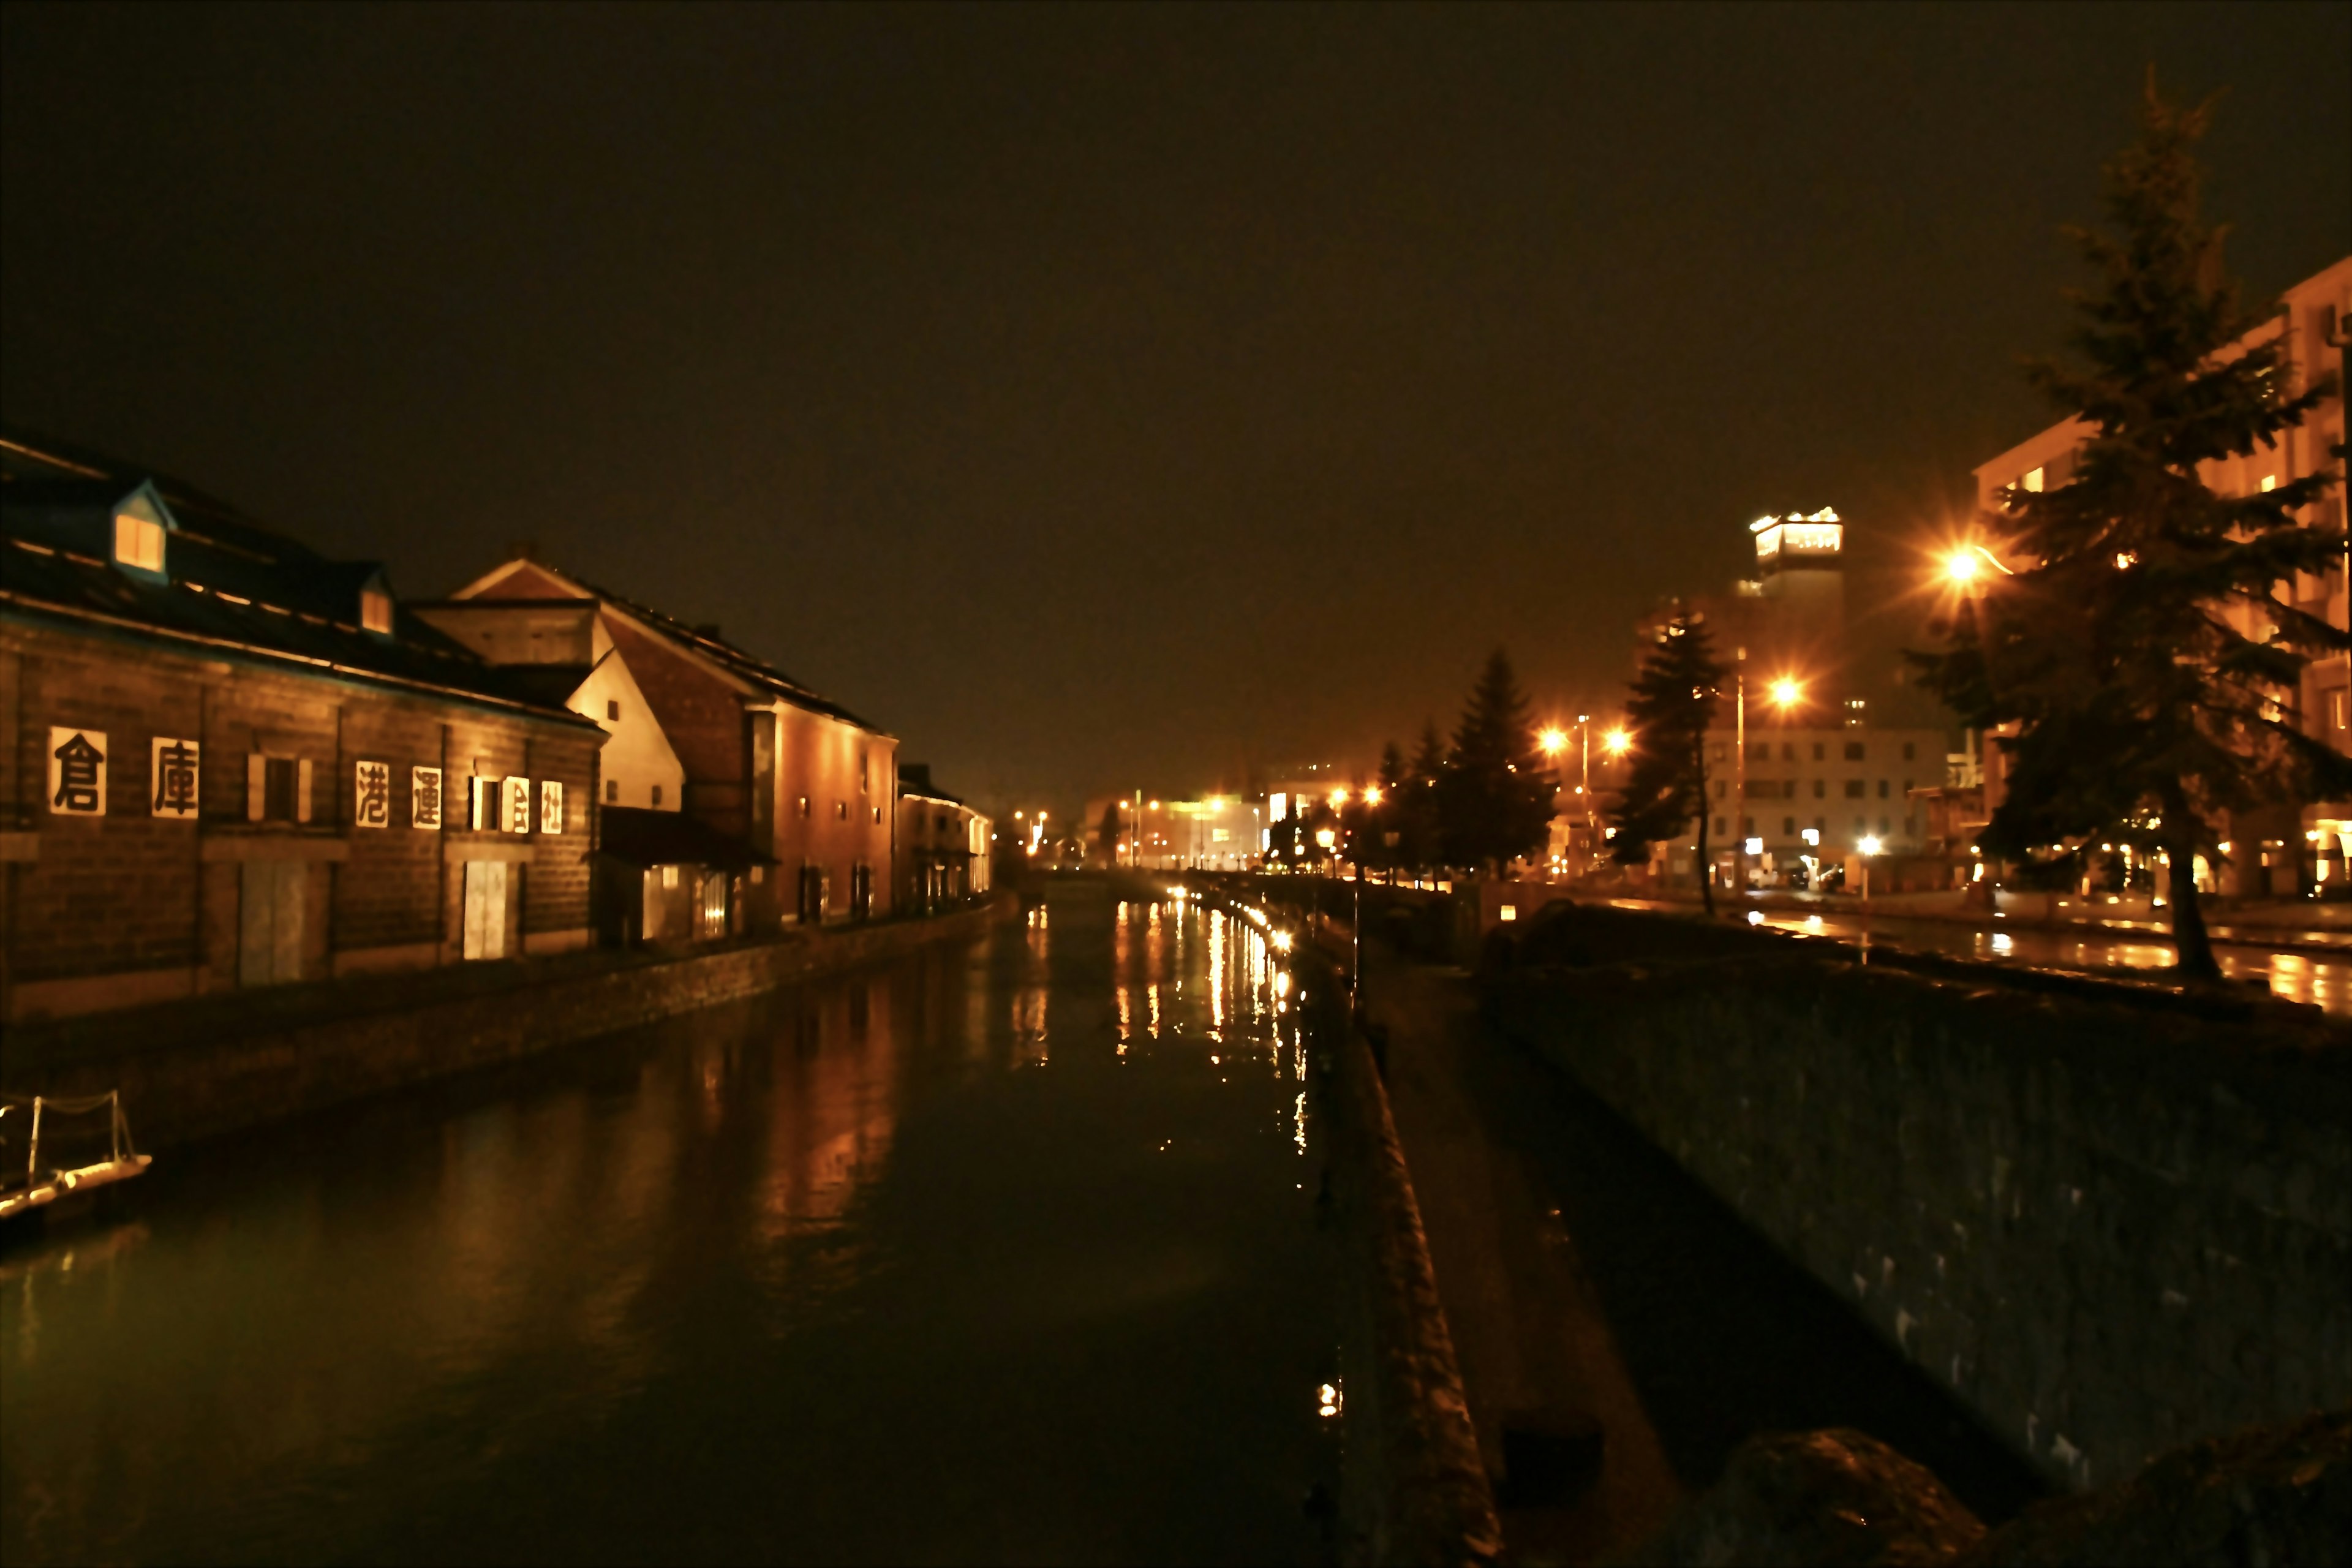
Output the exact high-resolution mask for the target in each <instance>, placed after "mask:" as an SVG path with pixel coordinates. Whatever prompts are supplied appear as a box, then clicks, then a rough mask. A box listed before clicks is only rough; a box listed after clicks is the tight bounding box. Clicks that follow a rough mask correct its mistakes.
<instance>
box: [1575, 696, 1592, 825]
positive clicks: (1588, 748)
mask: <svg viewBox="0 0 2352 1568" xmlns="http://www.w3.org/2000/svg"><path fill="white" fill-rule="evenodd" d="M1576 734H1577V739H1578V741H1579V742H1580V743H1581V744H1582V745H1583V748H1584V782H1583V784H1580V786H1579V787H1578V789H1577V792H1576V793H1577V794H1579V795H1582V796H1583V797H1584V851H1585V853H1586V854H1588V855H1589V854H1591V852H1592V833H1593V826H1594V824H1593V816H1592V715H1591V714H1590V713H1579V714H1578V715H1577V716H1576Z"/></svg>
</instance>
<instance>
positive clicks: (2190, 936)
mask: <svg viewBox="0 0 2352 1568" xmlns="http://www.w3.org/2000/svg"><path fill="white" fill-rule="evenodd" d="M2210 108H2211V106H2210V102H2209V103H2208V104H2206V105H2203V106H2200V107H2199V108H2196V109H2193V110H2182V109H2179V108H2177V107H2175V106H2174V105H2172V104H2170V103H2168V102H2167V101H2166V100H2164V99H2163V98H2162V96H2161V95H2159V94H2158V91H2157V89H2156V80H2155V76H2154V73H2153V72H2151V73H2150V74H2149V78H2148V83H2147V97H2146V100H2145V102H2144V104H2143V107H2142V110H2141V114H2140V134H2139V139H2138V141H2137V142H2136V143H2135V144H2134V145H2132V146H2131V147H2129V148H2127V149H2126V150H2125V151H2124V152H2123V153H2121V154H2119V155H2118V156H2116V158H2114V159H2113V160H2111V161H2110V162H2109V163H2108V164H2107V167H2106V195H2105V206H2106V211H2107V218H2108V222H2109V224H2110V226H2111V227H2112V230H2113V232H2112V233H2094V232H2089V231H2083V230H2076V231H2073V233H2074V239H2075V240H2076V242H2077V243H2078V244H2079V245H2080V247H2081V248H2082V250H2083V253H2084V256H2085V258H2087V259H2088V260H2089V261H2090V263H2091V265H2092V266H2093V268H2095V269H2096V271H2097V274H2098V280H2097V282H2096V284H2095V286H2094V287H2093V288H2091V289H2087V290H2085V291H2083V292H2081V293H2079V294H2077V295H2076V296H2075V297H2074V303H2075V308H2076V312H2077V320H2076V323H2075V326H2074V331H2072V332H2071V333H2070V334H2069V336H2068V340H2067V342H2068V346H2069V347H2070V348H2071V349H2072V350H2073V356H2074V357H2073V359H2072V361H2071V362H2068V363H2059V362H2042V363H2036V364H2034V365H2033V366H2032V367H2031V370H2030V373H2029V374H2031V375H2032V380H2033V381H2034V383H2035V384H2037V385H2039V386H2040V387H2041V388H2042V390H2043V391H2045V392H2046V393H2048V394H2049V395H2050V396H2051V398H2052V400H2053V402H2054V403H2055V404H2056V405H2058V406H2059V407H2060V408H2062V409H2063V410H2064V411H2065V412H2067V413H2069V414H2076V413H2079V414H2080V415H2081V416H2082V417H2083V418H2084V420H2085V421H2086V422H2087V423H2088V424H2089V425H2090V426H2091V429H2092V434H2091V436H2090V437H2089V439H2088V440H2087V441H2086V442H2085V443H2084V446H2083V447H2082V448H2081V449H2080V451H2079V452H2078V454H2077V455H2076V460H2075V467H2074V473H2073V475H2072V476H2071V478H2070V479H2068V481H2067V482H2066V483H2065V484H2063V485H2062V486H2060V487H2058V488H2056V489H2043V490H2041V491H2027V490H2024V489H2014V490H2010V491H2006V492H2004V493H2003V496H2002V503H2003V504H2002V507H2001V510H1999V511H1995V512H1991V513H1989V514H1987V515H1986V516H1985V517H1983V518H1982V519H1980V520H1979V528H1980V529H1981V531H1982V533H1983V536H1984V542H1985V543H1986V545H1987V546H1988V547H1989V548H1990V551H1991V552H1992V553H1993V554H1994V555H1995V556H1996V557H1997V558H1998V559H1999V560H2000V561H2001V562H2002V563H2005V565H2006V566H2007V567H2009V568H2011V569H2012V570H2013V573H2014V574H2013V575H2004V576H2001V577H2000V578H1997V579H1995V580H1994V582H1993V583H1992V584H1991V585H1990V587H1988V588H1987V589H1986V590H1985V591H1983V592H1982V593H1981V594H1980V595H1975V596H1973V597H1971V598H1970V599H1969V600H1968V601H1966V602H1965V603H1963V605H1961V606H1960V608H1959V611H1958V613H1957V614H1956V615H1955V616H1954V617H1953V619H1952V621H1951V622H1950V624H1949V628H1948V629H1949V633H1950V646H1949V650H1948V652H1946V653H1943V654H1941V655H1937V656H1927V657H1922V658H1919V660H1918V662H1919V663H1920V664H1921V665H1922V667H1923V668H1924V669H1925V672H1926V674H1927V683H1928V684H1929V685H1931V686H1932V687H1934V688H1935V689H1937V690H1938V691H1939V692H1941V693H1942V695H1943V696H1944V698H1945V699H1946V700H1948V702H1950V703H1951V705H1952V706H1953V708H1954V709H1955V710H1958V712H1959V713H1960V714H1961V715H1962V716H1963V717H1965V718H1966V720H1967V721H1968V722H1969V723H1970V724H1973V725H1979V726H1983V727H1986V728H1990V727H1992V726H1995V725H2000V724H2009V723H2014V724H2017V725H2019V726H2020V730H2019V732H2018V734H2017V735H2016V736H2015V738H2014V739H2013V740H2011V741H2008V742H2005V744H2006V745H2007V747H2008V757H2007V762H2008V764H2009V777H2008V787H2007V794H2006V797H2005V798H2004V799H2003V801H2002V803H2001V805H2000V807H1999V809H1998V810H1996V811H1995V812H1994V814H1993V816H1992V820H1991V822H1990V826H1988V827H1987V829H1986V831H1985V833H1984V835H1983V837H1982V838H1981V840H1980V843H1981V845H1982V847H1983V848H1984V849H1985V850H1986V851H1987V852H1988V853H1990V854H1993V855H1998V856H2000V857H2003V858H2009V859H2012V860H2029V861H2033V862H2039V863H2040V864H2041V865H2042V867H2043V868H2053V867H2055V868H2063V869H2072V868H2074V865H2076V864H2078V863H2079V862H2080V860H2081V858H2082V857H2083V856H2084V853H2085V852H2086V851H2094V850H2095V849H2096V847H2097V846H2098V845H2099V844H2102V843H2108V844H2112V843H2116V842H2117V841H2121V842H2123V843H2126V844H2130V845H2133V846H2135V847H2137V848H2139V849H2141V850H2144V851H2157V852H2160V853H2161V854H2162V855H2163V856H2164V857H2165V858H2167V860H2168V863H2169V872H2168V883H2169V886H2168V894H2169V898H2170V903H2171V908H2172V924H2173V933H2174V937H2175V939H2176V947H2177V949H2178V952H2179V969H2180V973H2183V974H2184V975H2186V976H2188V977H2189V978H2192V979H2200V980H2212V979H2218V978H2219V977H2220V973H2221V971H2220V967H2219V966H2218V965H2217V964H2216V963H2215V962H2214V959H2213V952H2212V947H2211V945H2210V942H2208V940H2207V937H2206V932H2205V923H2204V917H2203V913H2202V911H2201V910H2200V908H2199V906H2198V899H2197V883H2196V873H2195V865H2196V860H2197V858H2198V857H2199V856H2200V855H2203V856H2207V857H2210V858H2213V859H2214V861H2215V862H2216V863H2219V860H2220V858H2221V846H2220V842H2219V840H2220V838H2221V832H2222V831H2223V830H2224V829H2225V828H2226V826H2227V823H2228V820H2229V816H2230V815H2231V814H2233V813H2242V812H2246V811H2249V810H2252V809H2255V808H2258V807H2261V806H2263V805H2273V804H2275V803H2280V802H2284V801H2290V800H2295V799H2312V798H2318V797H2321V796H2324V795H2332V794H2343V793H2346V792H2347V791H2352V763H2347V760H2346V759H2345V758H2344V757H2343V756H2342V755H2341V754H2340V753H2338V752H2335V751H2333V750H2331V749H2330V748H2328V747H2326V745H2324V744H2322V743H2320V742H2317V741H2315V740H2313V739H2311V738H2310V737H2309V736H2306V735H2305V734H2304V733H2303V731H2302V730H2301V729H2300V727H2299V726H2298V725H2297V723H2296V718H2297V715H2296V713H2295V711H2294V708H2295V702H2296V692H2297V689H2298V687H2299V684H2300V681H2301V677H2302V672H2303V668H2304V666H2305V662H2306V661H2307V660H2308V659H2309V658H2313V657H2315V656H2317V655H2322V654H2326V653H2331V652H2338V651H2341V650H2342V649H2343V648H2344V647H2346V645H2347V637H2346V634H2345V633H2344V632H2342V631H2340V630H2338V629H2336V627H2333V626H2329V625H2327V623H2326V621H2324V620H2322V619H2319V618H2318V617H2315V616H2309V615H2306V614H2305V613H2304V612H2302V611H2300V610H2298V609H2296V608H2295V607H2294V605H2292V604H2290V603H2288V602H2286V600H2285V599H2284V598H2283V597H2282V596H2281V594H2280V590H2281V588H2282V587H2283V586H2284V585H2285V584H2287V583H2289V582H2291V581H2292V580H2293V578H2294V574H2296V573H2298V572H2312V573H2316V572H2322V571H2325V570H2326V569H2327V568H2328V567H2329V566H2330V565H2332V564H2334V563H2336V561H2338V560H2339V559H2340V557H2341V552H2342V550H2343V541H2342V539H2341V537H2340V536H2338V535H2335V534H2332V533H2330V532H2328V531H2324V530H2322V529H2320V528H2317V527H2314V526H2312V525H2310V524H2308V523H2306V522H2305V521H2302V517H2303V515H2304V514H2306V513H2307V512H2308V511H2309V510H2311V509H2312V507H2313V504H2314V503H2315V502H2316V501H2318V500H2321V499H2322V498H2323V497H2325V495H2326V493H2327V491H2328V490H2329V489H2331V488H2332V487H2333V486H2334V485H2335V484H2336V474H2335V473H2334V472H2332V471H2319V472H2314V473H2312V474H2309V475H2306V476H2305V478H2302V479H2295V480H2293V481H2291V482H2289V483H2286V484H2283V485H2280V486H2279V487H2277V488H2276V489H2270V490H2266V491H2262V492H2260V493H2257V494H2253V495H2248V496H2231V495H2225V494H2221V493H2218V492H2216V491H2215V490H2214V489H2212V488H2210V486H2209V485H2208V484H2207V483H2206V482H2205V479H2204V475H2203V466H2204V465H2206V464H2210V463H2214V462H2216V461H2218V460H2220V459H2224V458H2239V457H2245V456H2249V455H2251V454H2253V453H2255V452H2259V451H2264V450H2270V449H2274V448H2275V447H2276V446H2277V445H2278V444H2279V442H2280V440H2281V438H2282V437H2284V435H2285V434H2286V433H2287V432H2288V431H2290V430H2292V429H2294V427H2296V426H2299V425H2301V424H2302V423H2303V422H2304V420H2305V417H2306V416H2308V415H2309V414H2310V412H2311V410H2312V409H2313V408H2314V407H2315V405H2317V404H2318V403H2319V402H2320V400H2321V399H2322V398H2323V397H2324V396H2325V395H2326V393H2327V391H2328V383H2329V382H2330V381H2332V379H2333V378H2330V377H2322V378H2315V380H2314V381H2313V382H2311V383H2309V384H2306V385H2305V388H2304V390H2303V391H2302V392H2300V393H2299V394H2298V393H2296V392H2295V391H2294V376H2293V367H2292V366H2291V365H2289V364H2288V363H2286V361H2285V358H2284V353H2283V352H2282V348H2281V345H2280V342H2279V341H2278V340H2277V339H2270V340H2267V341H2264V342H2258V343H2256V344H2254V345H2253V346H2252V347H2250V348H2246V349H2243V350H2240V349H2237V348H2236V347H2235V346H2234V345H2235V342H2236V340H2238V339H2239V338H2241V337H2242V336H2243V335H2244V334H2245V333H2247V332H2248V331H2250V330H2252V328H2254V327H2256V326H2257V325H2259V324H2260V323H2259V320H2258V319H2257V318H2254V317H2250V316H2248V315H2246V314H2245V313H2244V312H2242V310H2240V309H2239V306H2238V302H2237V292H2236V289H2234V287H2233V286H2232V285H2231V282H2230V281H2229V279H2227V277H2226V276H2225V274H2224V272H2223V270H2222V266H2221V239H2222V233H2221V230H2220V229H2219V228H2216V227H2214V226H2211V225H2209V224H2208V223H2206V222H2205V221H2204V219H2203V218H2202V216H2200V213H2199V206H2198V194H2199V184H2200V174H2201V171H2200V167H2199V164H2198V162H2197V158H2196V155H2195V153H2196V146H2197V143H2198V142H2199V140H2200V138H2201V137H2202V136H2203V135H2204V134H2205V131H2206V128H2207V125H2208V122H2209V120H2210Z"/></svg>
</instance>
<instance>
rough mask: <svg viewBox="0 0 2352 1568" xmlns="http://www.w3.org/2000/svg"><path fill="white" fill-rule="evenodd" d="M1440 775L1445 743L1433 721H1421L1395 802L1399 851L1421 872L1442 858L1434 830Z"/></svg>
mask: <svg viewBox="0 0 2352 1568" xmlns="http://www.w3.org/2000/svg"><path fill="white" fill-rule="evenodd" d="M1444 774H1445V742H1444V740H1442V739H1440V738H1439V736H1438V733H1437V721H1435V720H1434V719H1424V720H1423V721H1421V746H1420V749H1419V750H1417V751H1416V752H1413V754H1412V763H1410V764H1409V765H1408V766H1407V768H1406V770H1405V776H1404V793H1403V795H1402V799H1400V800H1399V802H1398V806H1399V811H1398V817H1399V819H1400V820H1399V837H1400V838H1401V839H1402V843H1401V844H1400V846H1399V848H1400V850H1401V851H1402V857H1403V861H1404V864H1406V865H1408V866H1412V867H1415V868H1420V869H1423V870H1425V869H1427V868H1431V867H1433V866H1435V865H1437V864H1438V863H1439V862H1440V861H1441V860H1443V859H1444V850H1443V848H1442V847H1441V846H1440V844H1439V842H1438V831H1437V781H1438V780H1439V779H1441V778H1443V777H1444Z"/></svg>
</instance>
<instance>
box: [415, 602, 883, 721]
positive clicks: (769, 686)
mask: <svg viewBox="0 0 2352 1568" xmlns="http://www.w3.org/2000/svg"><path fill="white" fill-rule="evenodd" d="M521 568H528V569H529V570H530V572H532V573H535V574H539V575H540V576H541V577H542V578H544V579H547V580H550V581H551V582H552V583H554V584H562V585H564V586H568V587H570V588H571V589H572V590H574V595H575V596H576V597H579V598H583V599H594V600H597V601H599V602H600V603H602V604H604V605H609V606H611V607H612V608H614V609H615V610H618V611H619V612H621V614H623V615H625V616H628V617H629V618H630V619H631V620H633V621H635V622H637V623H638V624H639V625H640V626H644V627H645V628H646V630H647V631H649V632H651V633H653V634H655V635H656V636H657V637H662V638H663V639H664V640H666V641H667V642H670V643H672V644H674V645H676V646H677V647H680V648H681V649H683V650H684V651H686V652H688V653H690V654H693V655H695V656H696V657H698V658H702V659H705V660H707V661H709V663H711V664H713V665H716V666H717V667H718V668H719V669H720V670H722V671H723V672H724V673H726V674H727V675H729V676H730V677H731V678H733V679H735V680H736V681H737V682H738V683H740V684H741V685H743V686H746V687H748V688H750V689H752V690H754V691H758V692H764V693H766V694H768V695H770V696H773V697H780V698H782V700H785V701H787V702H789V703H791V704H792V705H793V707H795V708H803V709H806V710H808V711H810V712H812V713H822V714H824V716H825V717H827V718H829V719H838V720H840V721H842V722H843V723H845V724H853V725H855V726H856V727H857V728H858V729H860V730H864V731H868V732H869V733H872V734H876V735H882V736H886V737H887V735H888V734H889V731H887V730H885V729H883V728H882V727H881V726H880V725H878V724H876V723H874V722H872V721H870V720H866V719H863V718H860V717H859V716H858V715H857V714H856V713H853V712H851V711H850V710H848V709H846V708H845V707H843V706H842V705H841V704H840V703H838V702H835V701H834V700H831V699H830V698H825V697H820V696H818V695H817V694H816V693H815V692H814V691H812V690H810V689H808V688H807V687H805V686H803V685H802V684H801V683H800V682H799V681H797V680H794V679H793V678H792V677H791V676H789V675H786V674H785V673H784V672H783V671H782V670H781V669H778V668H776V667H775V666H773V665H772V664H769V663H767V662H766V661H765V660H763V659H761V658H754V657H753V656H752V655H751V654H749V653H746V652H744V651H743V650H742V649H741V648H740V647H736V646H735V645H734V644H733V643H730V642H729V641H728V640H727V639H726V638H724V637H720V636H719V635H718V633H717V632H716V631H713V630H710V629H709V628H706V627H698V626H688V624H687V623H686V622H684V621H681V620H678V619H676V618H675V617H673V616H666V615H664V614H662V612H661V611H659V610H656V609H653V608H651V607H650V606H648V605H641V604H639V603H637V602H636V601H635V600H634V599H629V598H625V597H623V596H622V595H618V594H615V593H614V592H612V591H611V590H610V589H607V588H600V587H598V586H597V585H596V584H593V583H590V582H587V581H586V580H584V579H583V578H579V577H575V576H573V575H572V574H570V573H568V572H565V571H562V569H560V568H558V567H554V566H551V565H548V564H547V563H545V562H541V561H514V562H508V563H502V564H501V565H499V566H498V567H495V568H493V569H492V570H491V571H489V572H487V573H485V574H482V575H481V576H479V577H478V578H476V579H475V580H474V581H473V582H471V583H468V584H466V585H465V586H464V587H462V588H460V589H458V590H457V593H456V594H454V595H451V596H450V598H451V602H453V603H459V604H472V605H495V604H500V603H506V602H509V601H514V602H526V603H534V604H540V603H544V602H545V601H546V600H547V599H548V598H550V597H552V596H554V595H549V594H548V593H547V592H546V591H545V588H544V586H543V585H542V584H529V583H520V584H516V583H513V582H512V580H513V579H515V578H516V577H517V576H518V574H519V569H521ZM517 588H520V589H523V590H525V591H520V592H517V591H514V590H515V589H517ZM501 589H506V590H508V591H507V592H500V590H501Z"/></svg>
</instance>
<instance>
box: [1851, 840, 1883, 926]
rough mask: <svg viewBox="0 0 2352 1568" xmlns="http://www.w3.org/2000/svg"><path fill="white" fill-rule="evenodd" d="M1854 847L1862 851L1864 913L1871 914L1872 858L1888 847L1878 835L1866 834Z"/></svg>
mask: <svg viewBox="0 0 2352 1568" xmlns="http://www.w3.org/2000/svg"><path fill="white" fill-rule="evenodd" d="M1854 847H1855V848H1856V849H1859V850H1861V851H1862V912H1863V913H1864V914H1868V913H1869V912H1870V858H1871V857H1872V856H1874V855H1875V854H1877V853H1878V852H1879V851H1880V850H1881V849H1884V848H1885V847H1886V846H1885V845H1884V844H1882V843H1880V842H1879V841H1878V836H1877V835H1876V834H1872V833H1865V834H1864V835H1863V837H1862V839H1861V842H1859V843H1857V844H1856V845H1855V846H1854Z"/></svg>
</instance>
